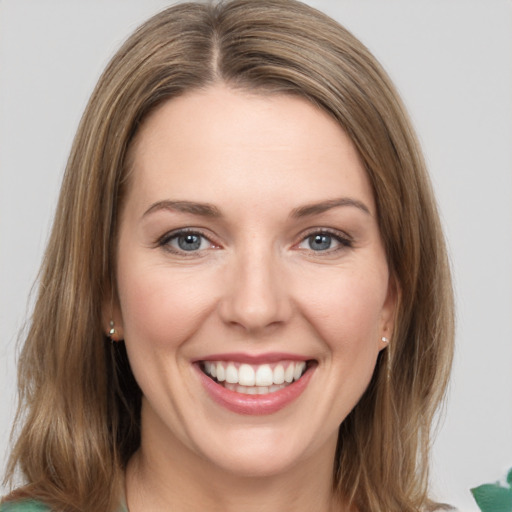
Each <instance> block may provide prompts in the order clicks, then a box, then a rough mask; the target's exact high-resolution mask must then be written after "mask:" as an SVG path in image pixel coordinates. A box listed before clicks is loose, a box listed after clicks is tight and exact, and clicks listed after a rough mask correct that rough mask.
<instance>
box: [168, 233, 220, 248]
mask: <svg viewBox="0 0 512 512" xmlns="http://www.w3.org/2000/svg"><path fill="white" fill-rule="evenodd" d="M158 245H160V246H161V247H164V248H165V249H166V250H168V251H170V252H173V253H184V252H188V253H193V252H199V251H203V250H206V249H212V248H215V245H214V244H213V243H212V242H211V241H210V240H209V239H208V238H206V237H205V236H204V235H203V234H202V233H200V232H198V231H189V230H181V231H178V232H173V233H169V234H167V235H164V236H163V237H162V238H161V239H160V240H159V242H158Z"/></svg>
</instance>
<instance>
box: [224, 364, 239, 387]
mask: <svg viewBox="0 0 512 512" xmlns="http://www.w3.org/2000/svg"><path fill="white" fill-rule="evenodd" d="M226 382H229V384H238V371H237V369H236V367H235V365H234V364H232V363H230V364H228V367H227V368H226Z"/></svg>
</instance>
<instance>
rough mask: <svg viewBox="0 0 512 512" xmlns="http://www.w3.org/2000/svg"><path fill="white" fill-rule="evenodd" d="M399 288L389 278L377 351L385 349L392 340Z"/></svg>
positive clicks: (393, 279)
mask: <svg viewBox="0 0 512 512" xmlns="http://www.w3.org/2000/svg"><path fill="white" fill-rule="evenodd" d="M400 296H401V293H400V286H399V285H398V282H397V280H396V278H395V277H394V276H390V277H389V283H388V292H387V296H386V301H385V302H384V306H383V308H382V315H381V326H380V333H381V334H380V336H381V337H380V341H379V350H382V349H383V348H386V347H387V346H388V345H389V343H390V342H391V340H392V337H393V331H394V328H395V322H396V315H397V312H398V309H399V303H400Z"/></svg>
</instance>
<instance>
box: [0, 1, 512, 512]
mask: <svg viewBox="0 0 512 512" xmlns="http://www.w3.org/2000/svg"><path fill="white" fill-rule="evenodd" d="M308 3H311V4H312V5H314V6H315V7H318V8H320V9H321V10H324V11H325V12H327V13H328V14H330V15H332V16H333V17H335V18H336V19H338V20H339V21H340V22H341V23H342V24H344V25H346V26H347V28H349V29H350V30H351V31H352V32H354V33H355V35H356V36H358V37H360V38H361V39H362V40H363V42H364V43H365V44H366V45H367V46H368V47H369V48H370V49H371V50H372V51H373V52H374V54H375V55H376V56H377V58H379V59H380V60H381V62H382V63H383V64H384V66H385V67H386V69H387V70H388V72H389V73H390V75H391V77H392V78H393V80H394V81H395V83H396V84H397V86H398V88H399V90H400V92H401V93H402V95H403V97H404V100H405V102H406V104H407V106H408V108H409V109H410V112H411V115H412V118H413V121H414V123H415V125H416V127H417V130H418V132H419V136H420V140H421V142H422V144H423V147H424V150H425V153H426V157H427V161H428V163H429V167H430V170H431V174H432V179H433V182H434V186H435V189H436V191H437V195H438V199H439V203H440V209H441V213H442V217H443V222H444V225H445V229H446V234H447V237H448V242H449V247H450V255H451V260H452V264H453V270H454V278H455V285H456V293H457V317H458V329H457V344H458V345H457V354H456V362H455V368H454V374H453V379H452V385H451V390H450V396H449V402H448V407H447V409H446V414H445V421H444V423H443V426H442V428H441V429H440V431H439V436H438V438H437V441H436V444H435V446H434V465H433V472H432V481H433V484H434V489H435V491H436V494H437V496H438V497H439V498H441V499H443V500H447V501H449V502H451V503H452V504H454V505H457V506H458V507H459V508H460V509H461V510H465V511H476V510H477V507H476V505H475V504H474V503H473V501H472V498H471V496H470V494H469V490H468V489H469V488H470V487H471V486H476V485H479V484H481V483H484V482H488V481H493V480H497V479H499V478H502V477H503V476H504V474H505V472H506V470H507V468H508V467H510V466H512V435H511V433H512V399H511V398H512V200H511V198H512V3H511V2H510V1H506V0H478V1H476V0H365V1H362V0H340V1H336V0H330V1H329V0H316V1H313V0H311V1H310V2H308ZM166 5H168V2H165V1H157V0H144V1H142V0H101V1H100V0H95V1H92V0H88V1H85V0H60V1H59V0H0V464H2V465H3V464H4V463H5V460H6V453H7V450H8V439H9V430H10V425H11V422H12V419H13V415H14V404H15V369H14V366H15V357H16V356H15V354H16V333H17V331H18V329H19V328H20V326H21V325H22V324H23V321H24V318H25V317H26V314H27V311H29V310H30V302H28V300H27V297H28V296H29V292H30V290H31V286H32V283H33V282H34V279H35V278H36V274H37V269H38V265H39V262H40V260H41V256H42V253H43V250H44V246H45V242H46V240H47V236H48V230H49V227H50V225H51V218H52V214H53V210H54V207H55V204H56V198H57V193H58V188H59V182H60V179H61V176H62V171H63V169H64V166H65V162H66V158H67V154H68V152H69V148H70V145H71V141H72V137H73V135H74V132H75V129H76V126H77V123H78V120H79V118H80V115H81V112H82V110H83V108H84V107H85V104H86V101H87V98H88V95H89V94H90V92H91V90H92V88H93V86H94V84H95V82H96V80H97V78H98V76H99V73H100V72H101V70H102V68H103V67H104V65H105V64H106V62H107V60H108V59H109V58H110V57H111V56H112V54H113V53H114V51H115V50H116V48H117V47H118V46H119V44H120V43H121V42H122V40H124V38H125V37H126V36H127V35H128V34H129V33H130V32H131V31H132V30H133V29H134V28H135V27H136V26H137V25H138V24H139V23H140V22H141V21H143V20H144V19H145V18H146V17H147V16H149V15H150V14H153V13H155V12H156V11H158V10H160V9H161V8H163V7H164V6H166ZM0 490H1V488H0Z"/></svg>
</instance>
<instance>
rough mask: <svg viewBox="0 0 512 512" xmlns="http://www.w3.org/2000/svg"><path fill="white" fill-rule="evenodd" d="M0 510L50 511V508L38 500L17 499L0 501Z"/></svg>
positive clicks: (17, 511)
mask: <svg viewBox="0 0 512 512" xmlns="http://www.w3.org/2000/svg"><path fill="white" fill-rule="evenodd" d="M0 512H50V509H49V508H48V507H47V506H46V505H44V504H43V503H41V502H40V501H34V500H19V501H6V502H4V503H0Z"/></svg>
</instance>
